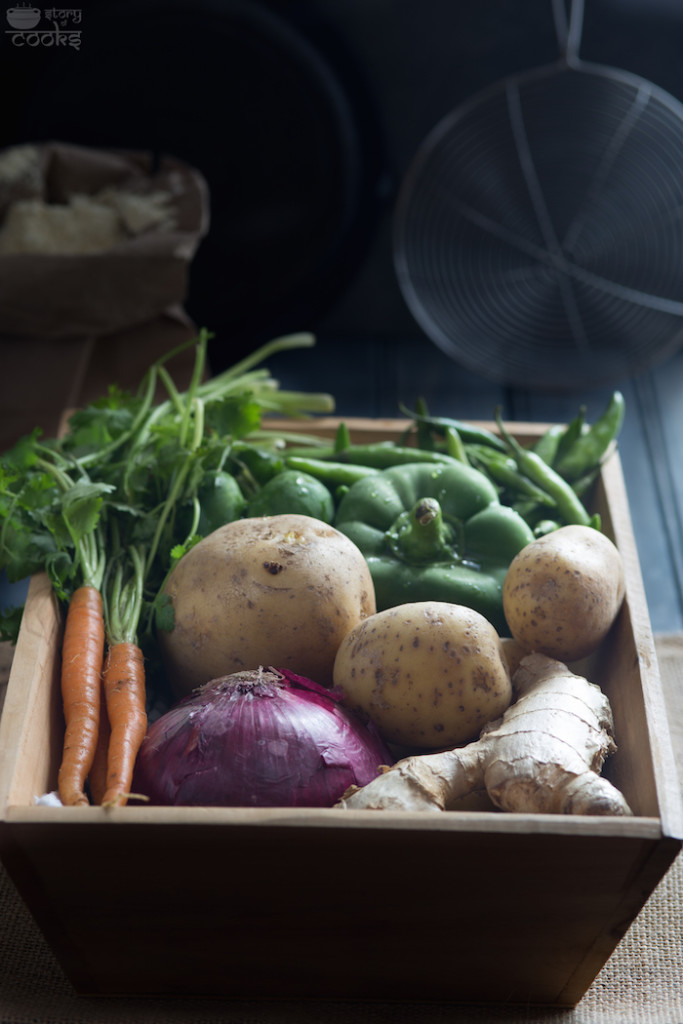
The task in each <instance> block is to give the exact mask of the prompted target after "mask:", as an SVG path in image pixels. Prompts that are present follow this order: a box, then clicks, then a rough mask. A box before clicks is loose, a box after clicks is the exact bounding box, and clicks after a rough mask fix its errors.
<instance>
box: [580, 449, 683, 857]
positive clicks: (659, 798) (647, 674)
mask: <svg viewBox="0 0 683 1024" xmlns="http://www.w3.org/2000/svg"><path fill="white" fill-rule="evenodd" d="M594 508H595V510H596V511H598V512H599V513H600V515H601V517H602V522H603V529H604V531H605V533H606V534H607V536H609V537H611V538H612V540H614V542H615V543H616V545H617V547H618V548H619V551H620V553H621V557H622V560H623V563H624V570H625V578H626V594H625V598H624V604H623V607H622V610H621V613H620V615H619V617H618V618H617V621H616V622H615V624H614V627H613V629H612V631H611V634H610V636H609V638H608V641H607V642H606V643H605V644H604V645H603V647H602V648H601V650H600V651H599V652H598V658H597V661H596V678H595V682H598V683H600V685H601V686H603V688H604V690H605V692H606V693H607V696H608V697H609V699H610V703H611V705H612V712H613V715H614V725H615V735H616V737H617V742H618V747H621V748H622V749H623V750H626V751H628V756H627V757H620V756H619V750H617V753H616V755H614V756H613V757H612V758H610V761H609V762H608V768H607V772H606V774H608V776H609V777H610V778H611V780H612V781H613V782H614V784H615V785H616V786H617V787H618V788H619V789H621V790H622V792H623V793H624V794H625V796H626V798H627V800H628V801H629V804H630V805H631V807H632V808H633V809H634V811H635V812H636V813H639V814H647V815H652V816H654V817H659V818H660V820H661V822H662V831H663V833H664V834H665V835H668V836H675V837H678V838H681V837H683V803H682V801H681V792H680V787H679V785H678V773H677V770H676V762H675V757H674V751H673V744H672V741H671V733H670V729H669V724H668V720H667V712H666V702H665V699H664V692H663V689H662V683H661V678H660V674H659V666H658V663H657V652H656V648H655V642H654V636H653V633H652V626H651V623H650V615H649V611H648V607H647V600H646V597H645V587H644V585H643V579H642V574H641V570H640V563H639V560H638V551H637V547H636V542H635V537H634V534H633V527H632V523H631V517H630V513H629V509H628V499H627V495H626V487H625V483H624V478H623V473H622V468H621V461H620V459H619V456H618V453H617V452H615V453H614V454H613V455H612V456H611V458H609V459H608V460H607V462H606V463H605V464H604V465H603V468H602V473H601V475H600V478H599V480H598V482H597V487H596V491H595V494H594Z"/></svg>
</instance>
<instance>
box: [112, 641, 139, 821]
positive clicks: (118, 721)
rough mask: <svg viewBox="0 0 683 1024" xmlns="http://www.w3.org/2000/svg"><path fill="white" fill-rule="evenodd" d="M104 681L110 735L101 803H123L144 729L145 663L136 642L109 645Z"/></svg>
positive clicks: (128, 794)
mask: <svg viewBox="0 0 683 1024" xmlns="http://www.w3.org/2000/svg"><path fill="white" fill-rule="evenodd" d="M103 681H104V692H105V696H106V703H107V714H108V716H109V723H110V726H111V736H110V738H109V752H108V757H107V780H106V782H107V788H106V792H105V794H104V796H103V797H102V804H103V805H105V806H110V807H123V806H124V804H126V803H127V801H128V797H129V796H130V785H131V781H132V778H133V768H134V767H135V759H136V757H137V754H138V750H139V749H140V744H141V743H142V741H143V739H144V737H145V733H146V731H147V713H146V710H145V663H144V658H143V654H142V651H141V650H140V648H139V647H138V646H137V644H134V643H128V642H122V643H114V644H112V645H111V646H110V648H109V651H108V652H107V658H106V661H105V665H104V673H103Z"/></svg>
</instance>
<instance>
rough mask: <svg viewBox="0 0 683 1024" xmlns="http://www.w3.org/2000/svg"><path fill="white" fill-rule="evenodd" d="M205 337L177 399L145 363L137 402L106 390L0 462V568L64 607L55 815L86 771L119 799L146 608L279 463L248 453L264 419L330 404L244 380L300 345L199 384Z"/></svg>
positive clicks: (149, 650)
mask: <svg viewBox="0 0 683 1024" xmlns="http://www.w3.org/2000/svg"><path fill="white" fill-rule="evenodd" d="M208 340H209V335H208V334H207V332H201V334H200V336H199V338H198V339H197V340H196V342H195V343H193V344H194V345H195V350H196V358H195V366H194V373H193V377H192V380H191V382H190V386H189V388H188V390H187V391H186V392H184V393H180V392H179V391H178V389H177V388H176V386H175V384H174V382H173V380H172V379H171V377H170V375H169V374H168V371H167V370H166V367H165V365H164V363H165V362H166V361H167V360H168V359H169V358H170V357H171V356H172V355H173V354H174V353H173V352H171V353H169V354H168V355H167V356H166V357H165V359H162V360H160V361H158V362H157V363H155V364H153V365H152V366H151V367H150V369H149V371H148V373H147V374H146V376H145V378H144V380H143V382H142V385H141V387H140V391H139V393H138V394H137V395H135V396H131V395H127V394H123V393H122V392H120V391H118V390H117V389H116V388H112V389H111V390H110V392H109V393H108V394H107V395H106V396H104V397H103V398H102V399H101V400H98V401H97V402H95V403H93V404H92V405H90V406H88V407H86V408H84V409H82V410H79V411H77V412H76V413H75V414H74V415H73V416H72V417H71V419H70V421H69V424H68V429H67V431H66V432H65V434H64V436H63V437H61V438H60V439H47V440H42V439H41V438H40V436H39V432H38V431H36V432H34V433H33V434H32V435H30V436H28V437H26V438H23V439H21V440H20V441H19V442H18V444H17V445H16V446H15V447H14V448H13V449H11V450H10V451H9V452H7V453H6V454H5V455H4V457H3V458H2V460H1V462H0V568H3V569H4V570H5V571H6V573H7V576H8V578H9V580H10V581H17V580H20V579H23V578H25V577H26V576H29V575H31V574H33V573H35V572H39V571H46V572H47V574H48V576H49V578H50V579H51V581H52V584H53V587H54V591H55V594H56V596H57V597H58V599H59V600H60V601H61V602H62V603H63V604H64V606H65V608H66V625H65V645H64V648H63V651H62V692H63V704H64V712H65V719H66V732H65V741H64V750H63V756H62V767H61V771H60V778H59V792H60V798H61V800H62V802H63V803H65V804H67V805H77V804H82V803H88V802H89V800H88V796H87V795H86V793H85V780H86V778H87V777H88V776H89V774H90V772H91V770H92V769H93V766H95V774H96V775H97V779H98V782H97V784H96V785H95V786H93V787H92V788H97V789H98V791H99V792H101V802H102V803H104V804H106V805H122V804H125V803H126V801H127V798H128V794H129V793H130V784H131V778H132V771H133V766H134V762H135V759H136V756H137V752H138V749H139V746H140V743H141V742H142V738H143V736H144V734H145V730H146V724H147V723H146V706H147V704H148V692H147V686H146V665H145V659H148V662H149V664H151V665H152V666H153V665H154V657H155V655H154V642H153V634H154V617H155V611H156V601H157V596H158V594H159V592H160V589H161V586H162V584H163V581H164V579H165V578H166V576H167V575H168V573H169V571H170V569H171V567H172V565H173V564H174V562H175V561H177V560H178V559H179V558H181V557H182V555H183V554H184V553H185V552H186V551H187V550H189V548H191V547H192V546H193V545H194V544H195V543H196V541H197V539H198V536H197V530H198V529H199V526H200V523H201V522H202V516H204V525H205V526H206V527H207V528H210V527H212V526H215V524H216V523H217V522H219V521H221V519H222V518H223V516H225V515H226V509H228V508H229V510H230V511H229V512H227V514H228V515H229V516H237V515H240V514H241V513H242V510H243V507H244V506H243V503H242V502H241V501H240V497H239V493H241V491H242V488H241V487H240V486H239V479H240V478H242V479H245V480H249V481H254V480H255V479H256V477H255V473H254V471H253V470H252V467H258V468H260V467H261V466H262V464H263V463H264V462H266V463H268V465H271V464H272V463H273V462H275V463H276V465H279V463H278V462H277V459H276V458H275V456H273V458H270V459H269V458H262V457H261V454H260V452H258V451H257V458H256V459H252V458H250V452H251V450H252V449H251V448H250V444H253V443H254V442H256V441H259V442H260V441H261V437H262V435H261V419H262V417H263V416H264V415H265V414H266V413H269V412H277V413H280V414H281V415H287V416H292V417H296V418H301V417H306V416H307V415H310V414H311V413H312V412H328V411H330V410H331V408H332V407H333V402H332V399H331V397H330V396H329V395H326V394H310V395H306V394H301V393H297V392H287V391H284V390H281V389H280V387H279V384H278V382H277V381H275V380H273V378H271V376H270V375H269V373H268V372H267V370H265V369H262V368H256V367H258V364H259V363H260V362H262V361H263V359H265V358H266V357H268V356H269V355H270V354H272V353H274V352H277V351H280V350H284V349H289V348H295V347H306V346H310V345H311V344H313V341H314V339H313V338H312V336H310V335H294V336H290V337H286V338H282V339H276V340H275V341H273V342H271V343H270V344H269V345H266V346H264V347H263V348H262V349H260V350H258V351H257V352H255V353H253V354H252V355H251V356H249V357H247V358H246V359H244V360H242V361H241V362H240V363H238V364H236V365H235V366H234V367H232V368H231V369H229V370H227V371H224V372H223V373H222V374H219V375H218V376H216V377H213V378H209V379H205V376H206V374H205V367H206V348H207V343H208ZM159 386H161V387H163V388H165V390H166V393H167V395H168V397H167V398H166V399H165V400H163V401H156V392H157V388H158V387H159ZM294 439H295V440H298V441H301V440H306V438H305V437H304V438H303V439H302V438H301V437H300V436H299V435H296V436H295V438H294ZM236 442H239V444H237V443H236ZM269 444H270V445H271V447H272V443H271V441H269V442H267V443H266V442H264V444H263V447H264V448H268V445H269ZM230 459H231V460H232V465H233V466H234V467H236V471H237V472H238V473H239V476H238V477H235V480H234V481H233V482H232V483H230V484H228V483H227V477H226V476H224V475H222V471H223V470H224V468H225V467H226V465H227V463H228V460H230ZM258 468H257V469H256V472H258ZM238 491H239V493H238ZM100 608H101V614H100ZM18 625H19V616H18V615H17V614H14V615H5V616H3V620H2V630H3V636H4V637H5V638H9V639H15V638H16V634H17V632H18ZM105 739H106V750H103V747H104V746H105Z"/></svg>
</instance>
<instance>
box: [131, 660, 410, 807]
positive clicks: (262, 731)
mask: <svg viewBox="0 0 683 1024" xmlns="http://www.w3.org/2000/svg"><path fill="white" fill-rule="evenodd" d="M391 763H393V758H392V756H391V754H390V753H389V751H388V749H387V748H386V746H385V744H384V742H383V740H382V739H381V738H380V737H379V735H378V734H377V732H376V731H375V730H374V727H373V726H372V725H368V726H366V725H365V724H364V723H363V722H362V721H361V720H360V718H358V717H356V716H355V715H354V714H353V713H352V712H350V711H348V710H347V709H346V708H344V707H343V706H342V705H341V704H340V698H339V697H338V696H337V695H336V694H335V693H334V692H333V691H331V690H328V689H326V688H325V687H323V686H320V685H319V684H318V683H314V682H312V681H311V680H310V679H305V678H303V677H302V676H297V675H294V673H293V672H288V671H287V670H285V669H273V668H267V669H263V668H261V669H258V670H257V671H253V672H236V673H234V674H233V675H229V676H223V677H222V678H220V679H213V680H212V681H211V682H209V683H207V684H206V685H205V686H202V687H200V689H198V690H196V691H195V692H194V693H193V694H191V695H190V696H189V697H186V698H185V699H184V700H182V701H181V702H180V703H178V704H176V705H175V706H174V707H173V708H171V710H170V711H167V712H166V714H165V715H162V717H161V718H159V719H157V721H156V722H154V723H153V724H152V725H151V726H150V727H149V730H148V732H147V735H146V737H145V739H144V741H143V743H142V747H141V748H140V753H139V754H138V759H137V764H136V769H135V776H134V779H133V785H132V791H133V792H134V793H137V794H141V795H144V796H147V797H148V798H149V802H150V803H151V804H163V805H175V806H213V807H331V806H332V805H333V804H334V803H336V802H337V800H338V799H339V798H340V797H341V796H342V794H343V793H344V792H345V791H346V789H347V788H348V787H349V786H351V785H356V786H364V785H366V783H368V782H370V781H371V780H372V779H374V778H375V777H376V776H377V775H378V774H379V769H380V765H383V764H386V765H388V764H391Z"/></svg>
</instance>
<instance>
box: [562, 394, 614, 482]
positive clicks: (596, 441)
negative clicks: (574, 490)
mask: <svg viewBox="0 0 683 1024" xmlns="http://www.w3.org/2000/svg"><path fill="white" fill-rule="evenodd" d="M625 410H626V407H625V402H624V396H623V395H622V393H621V392H620V391H615V392H614V393H613V394H612V396H611V398H610V400H609V402H608V403H607V407H606V409H605V411H604V412H603V413H602V415H601V416H600V417H599V418H598V419H597V420H596V421H595V423H593V425H592V426H591V427H590V428H589V429H588V430H587V431H586V432H584V433H582V434H581V435H580V436H579V437H577V438H576V439H575V440H574V442H573V444H572V445H571V446H570V447H569V448H568V449H567V451H566V452H565V453H564V454H563V455H562V457H561V458H558V460H557V464H556V467H555V468H556V469H557V472H558V473H559V474H560V475H561V476H563V477H564V478H565V480H570V481H574V480H578V479H579V478H580V477H582V476H584V475H585V474H586V473H588V472H589V471H590V470H591V469H594V468H595V467H596V466H598V465H599V464H600V462H601V461H602V459H603V457H604V455H605V453H606V452H607V449H608V448H609V446H610V444H611V443H612V441H615V440H616V439H617V437H618V436H619V431H620V430H621V426H622V423H623V421H624V413H625Z"/></svg>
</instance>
